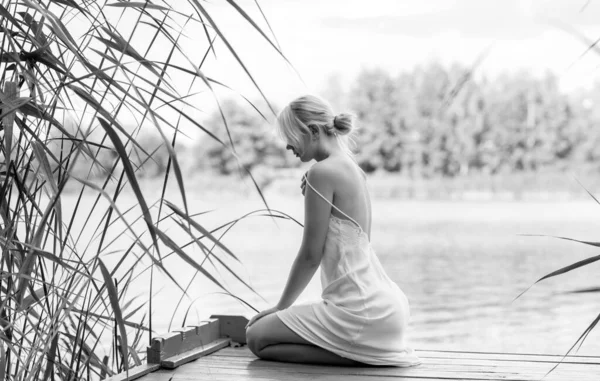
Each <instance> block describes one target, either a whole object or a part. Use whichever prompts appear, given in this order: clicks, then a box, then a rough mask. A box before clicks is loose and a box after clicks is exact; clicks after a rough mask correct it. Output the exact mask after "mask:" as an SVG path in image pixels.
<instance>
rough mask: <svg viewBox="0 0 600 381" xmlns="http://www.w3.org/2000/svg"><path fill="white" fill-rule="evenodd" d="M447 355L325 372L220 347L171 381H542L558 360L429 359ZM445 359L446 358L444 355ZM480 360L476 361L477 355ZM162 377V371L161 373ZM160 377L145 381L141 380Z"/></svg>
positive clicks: (578, 373) (557, 379) (599, 369)
mask: <svg viewBox="0 0 600 381" xmlns="http://www.w3.org/2000/svg"><path fill="white" fill-rule="evenodd" d="M443 353H446V352H435V351H426V352H420V353H419V355H421V357H422V358H423V360H424V363H423V364H421V365H419V366H416V367H411V368H396V367H370V366H366V367H328V366H318V365H304V364H290V363H277V362H270V361H263V360H259V359H257V358H256V357H255V356H254V355H253V354H252V353H251V352H250V351H249V350H248V348H247V347H242V348H231V347H229V348H224V349H222V350H220V351H217V352H215V353H213V354H212V355H209V356H205V357H202V358H200V359H198V360H197V361H194V362H193V363H189V364H186V365H184V366H181V367H179V368H178V369H176V370H175V371H174V372H173V373H170V375H171V376H174V378H173V380H186V379H189V380H191V379H196V380H214V379H227V378H229V379H236V380H265V379H274V380H308V379H315V378H318V379H319V380H322V379H330V380H334V379H342V378H343V379H348V380H364V379H377V380H379V381H384V380H386V379H390V380H391V379H398V380H401V381H406V380H417V379H419V380H426V379H445V380H480V381H482V380H486V381H493V380H505V381H518V380H527V381H529V380H531V381H534V380H540V379H542V377H543V376H544V375H546V373H547V372H548V371H549V370H550V369H551V368H552V367H553V366H554V364H555V363H556V361H548V362H541V361H525V360H522V359H519V358H518V355H517V354H512V355H509V356H507V357H511V356H512V357H513V358H512V359H509V360H507V361H496V360H495V359H494V357H498V356H501V355H498V354H478V353H470V354H469V355H470V357H479V358H469V357H461V356H460V355H461V354H463V353H461V352H456V355H457V356H456V358H455V359H453V358H451V357H432V358H428V357H427V356H429V355H432V356H435V355H438V356H439V355H440V354H443ZM446 354H449V353H446ZM477 355H479V356H477ZM531 357H542V358H550V359H554V358H557V357H558V358H560V356H531ZM161 372H162V371H161ZM598 375H600V359H598V358H596V362H591V363H563V364H561V365H559V367H558V368H557V369H555V370H554V371H553V372H552V373H550V375H548V376H547V377H546V378H545V379H544V381H578V380H580V381H592V380H593V381H598V379H599V377H598ZM155 379H160V378H151V379H146V378H145V379H144V380H143V381H149V380H155Z"/></svg>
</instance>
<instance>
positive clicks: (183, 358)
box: [160, 337, 231, 369]
mask: <svg viewBox="0 0 600 381" xmlns="http://www.w3.org/2000/svg"><path fill="white" fill-rule="evenodd" d="M230 342H231V339H230V338H228V337H225V338H221V339H217V340H215V341H213V342H212V343H210V344H207V345H203V346H200V347H198V348H193V349H190V350H189V351H186V352H183V353H180V354H178V355H176V356H172V357H169V358H166V359H164V360H162V361H161V362H160V366H161V367H163V368H167V369H173V368H177V367H178V366H180V365H183V364H185V363H187V362H190V361H193V360H196V359H198V358H200V357H202V356H206V355H208V354H211V353H213V352H215V351H218V350H219V349H221V348H223V347H226V346H228V345H229V343H230Z"/></svg>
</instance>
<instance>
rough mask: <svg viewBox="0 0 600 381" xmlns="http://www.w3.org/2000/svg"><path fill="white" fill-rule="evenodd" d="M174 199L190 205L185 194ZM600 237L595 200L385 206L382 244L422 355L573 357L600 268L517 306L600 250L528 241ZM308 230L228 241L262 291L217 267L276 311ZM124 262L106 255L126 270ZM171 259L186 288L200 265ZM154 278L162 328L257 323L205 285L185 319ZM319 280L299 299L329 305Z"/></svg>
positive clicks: (275, 201) (237, 204)
mask: <svg viewBox="0 0 600 381" xmlns="http://www.w3.org/2000/svg"><path fill="white" fill-rule="evenodd" d="M128 197H130V196H128ZM267 197H268V200H269V203H270V207H271V208H273V209H277V210H281V211H284V212H286V213H288V214H290V215H291V216H293V217H295V218H297V219H298V220H299V221H301V222H302V220H303V215H302V210H303V209H302V207H303V206H302V198H301V196H300V195H299V196H298V197H283V196H278V195H277V194H271V195H269V194H267ZM90 199H91V198H90ZM131 200H133V199H131ZM173 200H174V201H175V202H177V200H178V198H177V197H176V196H173ZM177 203H178V202H177ZM67 204H68V203H67ZM189 204H190V209H191V212H201V211H207V210H212V209H217V210H216V211H214V212H211V213H208V214H205V215H201V216H198V217H197V218H196V220H197V221H198V222H199V223H201V224H203V226H205V227H207V228H214V227H216V226H218V225H219V224H220V223H222V222H226V221H228V220H230V219H232V218H236V217H240V216H242V215H243V214H245V213H248V212H251V211H253V210H257V209H260V208H262V207H264V206H263V205H262V204H261V202H260V200H259V199H258V198H256V199H250V200H249V199H245V200H238V201H236V200H234V199H229V198H221V197H217V196H214V195H213V196H211V197H209V198H207V197H205V196H201V195H196V196H194V195H191V196H190V200H189ZM122 210H125V209H124V208H123V209H122ZM161 226H163V227H164V229H165V230H167V231H168V233H169V234H171V235H172V236H173V237H174V239H175V240H176V241H177V242H185V241H186V237H185V233H182V232H181V231H180V230H179V231H178V230H177V228H176V227H175V226H173V225H172V224H171V225H169V224H167V223H165V224H164V225H161ZM142 228H143V226H142ZM115 229H116V230H115V232H118V231H119V230H118V228H115ZM120 231H122V229H121V230H120ZM599 231H600V206H599V205H597V204H595V203H594V202H593V201H592V200H591V199H590V201H577V202H560V203H551V202H539V203H536V202H450V201H444V202H433V201H429V202H412V201H394V200H373V227H372V234H371V242H372V245H373V247H374V249H375V251H376V253H377V254H378V256H379V258H380V260H381V262H382V263H383V265H384V267H385V269H386V271H387V273H388V274H389V276H390V277H391V278H392V279H393V280H394V281H395V282H396V283H397V284H398V285H399V286H400V288H401V289H402V290H403V291H404V292H405V294H406V295H407V296H408V298H409V302H410V305H411V314H412V316H411V322H410V334H409V341H410V343H411V345H412V346H413V347H414V348H417V349H447V350H474V351H476V350H478V351H502V352H521V353H554V354H563V353H565V352H566V351H567V350H568V349H569V348H570V346H571V345H572V344H573V343H574V342H575V341H576V340H577V338H578V337H579V336H580V335H581V334H582V333H583V331H584V330H585V329H586V328H587V326H588V325H589V324H590V323H591V322H592V320H593V319H594V318H595V317H596V316H597V315H598V314H599V313H600V293H598V292H596V293H572V291H574V290H578V289H583V288H592V287H599V286H600V280H599V277H598V272H599V271H598V270H599V269H600V267H599V266H600V263H595V264H592V265H590V266H587V267H585V268H582V269H578V270H575V271H572V272H570V273H568V274H564V275H561V276H558V277H555V278H551V279H548V280H545V281H543V282H540V283H539V284H537V285H535V286H534V287H533V288H531V289H530V290H529V291H528V292H526V293H525V294H524V295H523V296H521V297H520V298H519V299H517V300H515V301H513V300H514V299H515V298H516V297H517V295H518V294H519V293H520V292H522V291H523V290H525V289H526V288H527V287H529V286H531V285H532V284H533V283H534V282H535V281H536V280H537V279H539V278H540V277H542V276H543V275H546V274H547V273H550V272H552V271H554V270H556V269H558V268H560V267H563V266H566V265H568V264H571V263H573V262H576V261H578V260H581V259H584V258H586V257H589V256H593V255H598V249H596V248H594V247H591V246H586V245H582V244H579V243H575V242H567V241H563V240H558V239H556V238H544V237H530V236H522V235H521V234H544V235H560V236H566V237H572V238H578V239H584V240H590V241H597V240H598V239H597V237H598V232H599ZM301 234H302V229H301V227H299V226H298V225H297V224H295V223H293V222H291V221H288V220H281V219H277V220H275V219H271V218H268V217H252V218H248V219H245V220H243V221H241V222H239V223H238V224H237V225H236V226H235V227H234V228H233V229H231V230H230V231H229V232H228V233H227V234H226V235H225V236H224V237H223V241H222V242H223V243H224V244H226V245H227V246H228V247H229V248H230V249H231V250H232V251H233V252H234V253H235V254H236V255H237V256H238V257H239V259H240V262H241V263H237V262H236V261H233V260H230V259H229V258H228V257H227V256H226V255H224V254H223V253H222V252H219V258H223V260H224V261H225V262H226V263H227V264H228V265H229V266H231V268H232V269H234V271H236V273H237V274H238V275H239V276H240V277H241V278H242V279H243V280H244V281H246V282H248V284H249V285H250V286H251V287H253V288H254V290H255V291H256V293H253V292H251V291H249V290H248V289H247V288H246V287H244V286H242V285H241V284H240V283H239V282H238V281H236V280H235V278H234V277H232V276H229V275H227V271H226V270H224V268H223V267H222V266H219V265H218V264H217V265H216V267H215V268H213V267H212V266H211V264H210V263H209V262H208V261H207V262H206V268H207V270H209V271H211V272H212V273H214V274H219V275H222V278H221V279H223V281H224V285H225V286H226V287H228V288H229V290H230V291H232V292H233V293H234V294H236V295H237V296H239V297H241V298H242V299H244V300H245V301H247V302H248V303H250V304H252V305H253V306H255V307H256V308H257V309H259V310H260V309H265V308H268V307H271V306H272V305H274V304H276V302H277V301H278V299H279V296H280V293H281V290H282V289H283V286H284V285H285V281H286V279H287V274H288V271H289V269H290V266H291V263H292V261H293V259H294V257H295V255H296V253H297V250H298V248H299V245H300V240H301ZM113 246H114V245H113ZM118 247H119V246H118V245H117V246H115V247H114V248H113V249H115V248H118ZM107 251H110V250H107ZM166 252H168V251H167V250H164V251H163V255H164V253H166ZM186 252H187V253H189V254H190V255H192V256H194V257H195V258H199V259H198V260H199V261H200V260H201V259H200V258H201V257H202V253H201V251H200V250H198V249H197V248H196V249H192V248H191V246H190V247H188V248H186ZM119 255H120V254H119V253H115V254H110V255H107V256H106V257H105V258H106V260H107V262H109V263H113V264H114V263H116V261H117V260H118V258H119ZM213 262H214V260H213ZM144 263H147V264H148V263H149V261H147V260H146V261H145V262H144ZM164 263H165V267H166V268H167V270H168V271H170V272H171V273H172V274H173V275H174V276H175V277H176V279H177V280H178V282H179V283H180V284H181V285H182V286H183V287H185V286H186V285H187V284H188V282H189V280H190V279H191V278H192V276H193V274H194V271H193V269H192V268H191V266H189V265H188V264H186V263H185V262H184V261H182V260H180V259H179V258H176V257H175V256H170V257H168V258H167V259H165V262H164ZM148 274H149V272H147V271H146V272H144V273H143V274H142V275H141V276H140V277H139V278H137V279H136V280H135V281H134V282H133V283H132V285H131V287H130V289H129V291H128V293H127V295H128V296H127V297H126V299H127V298H132V297H133V296H135V295H138V294H139V295H141V299H144V298H147V293H148V290H149V287H148V277H147V276H148ZM154 275H155V277H156V278H155V286H154V292H155V296H154V308H153V314H152V315H153V327H154V329H155V330H156V331H160V332H162V331H165V330H167V329H168V327H169V324H170V323H171V318H173V321H172V327H171V328H176V327H177V326H180V325H181V324H182V321H183V317H184V315H185V314H186V310H187V309H188V306H190V304H191V305H192V307H191V308H190V313H189V315H188V317H187V323H193V322H195V321H198V320H200V319H203V318H206V317H208V316H209V315H210V314H213V313H231V314H244V315H246V316H247V317H251V316H252V315H253V313H254V312H253V311H252V310H251V309H250V308H248V307H247V306H245V305H244V304H243V303H240V302H239V301H237V300H236V299H235V298H232V297H230V296H227V295H223V294H220V293H216V292H217V291H218V289H217V288H216V287H214V286H212V285H211V284H210V283H209V282H207V281H206V280H204V279H198V277H197V278H196V280H194V281H193V282H192V284H191V286H190V288H189V291H188V293H189V298H184V299H183V302H182V304H181V306H180V307H179V309H178V310H177V311H175V307H176V305H177V302H178V300H179V297H180V295H181V291H180V290H179V289H178V288H177V287H176V286H174V285H173V283H172V282H170V281H168V280H167V279H166V277H164V276H160V274H158V275H157V273H155V274H154ZM318 279H319V278H318V276H315V277H314V279H313V281H312V282H311V283H310V285H309V286H308V287H307V289H306V290H305V292H304V294H303V295H302V296H301V297H300V299H299V301H309V300H316V299H318V298H319V295H320V284H319V280H318ZM257 294H258V295H260V296H258V295H257ZM192 302H193V303H192ZM132 308H133V306H132ZM134 316H141V315H140V314H139V313H138V314H137V315H134ZM132 320H135V319H134V318H132ZM599 339H600V329H597V330H596V331H595V332H592V333H591V334H590V335H589V336H588V338H587V341H586V343H585V344H584V345H583V346H582V347H581V349H580V350H579V352H578V353H579V354H587V355H599V354H600V340H599Z"/></svg>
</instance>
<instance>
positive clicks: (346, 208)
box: [315, 155, 372, 239]
mask: <svg viewBox="0 0 600 381" xmlns="http://www.w3.org/2000/svg"><path fill="white" fill-rule="evenodd" d="M316 165H319V166H327V167H329V168H331V171H329V172H330V173H332V174H333V176H332V178H331V181H332V183H333V189H334V192H333V202H332V203H333V206H334V207H333V208H332V210H331V214H332V216H334V217H337V218H340V219H343V220H349V218H350V219H351V220H354V221H355V222H356V223H357V224H358V225H359V226H360V228H362V230H363V231H364V232H365V233H366V234H367V236H368V237H369V239H370V237H371V221H372V211H371V198H370V196H369V191H368V189H367V184H366V176H365V174H364V172H363V171H362V170H361V169H360V167H359V166H358V165H357V164H356V163H355V162H354V161H353V160H352V159H351V158H350V157H347V156H346V157H343V156H333V155H332V156H330V157H329V158H327V159H325V160H323V161H321V162H319V163H317V164H315V166H316ZM336 208H337V209H336ZM338 209H339V210H338ZM340 210H341V212H340ZM344 214H345V215H344ZM351 220H350V221H351ZM350 221H349V222H350Z"/></svg>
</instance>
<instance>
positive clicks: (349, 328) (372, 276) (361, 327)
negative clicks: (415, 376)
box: [277, 181, 421, 367]
mask: <svg viewBox="0 0 600 381" xmlns="http://www.w3.org/2000/svg"><path fill="white" fill-rule="evenodd" d="M306 183H307V184H308V185H309V186H310V187H311V188H312V190H314V191H315V192H316V193H317V194H318V195H319V196H321V197H322V198H323V199H324V200H325V201H327V202H328V203H329V204H331V206H333V207H334V208H336V209H337V210H338V211H339V212H340V213H342V214H343V215H344V216H346V217H347V218H348V220H343V219H340V218H338V217H335V216H333V215H331V217H330V219H329V231H328V233H327V237H326V239H325V246H324V249H323V250H324V252H323V257H322V259H321V287H322V289H323V291H322V294H321V298H322V300H321V301H319V302H314V303H305V304H297V305H293V306H291V307H289V308H287V309H285V310H281V311H278V312H277V316H278V317H279V319H281V321H282V322H283V323H284V324H285V325H286V326H287V327H288V328H290V329H291V330H292V331H294V332H295V333H296V334H297V335H299V336H300V337H302V338H303V339H305V340H306V341H308V342H310V343H312V344H314V345H316V346H319V347H321V348H324V349H326V350H328V351H330V352H333V353H336V354H338V355H339V356H342V357H345V358H349V359H352V360H355V361H359V362H362V363H366V364H372V365H393V366H400V367H408V366H413V365H418V364H420V363H421V359H420V358H419V357H418V356H417V355H416V353H415V351H414V350H413V349H411V348H409V347H408V346H407V344H406V340H405V337H406V331H407V326H408V321H409V318H410V309H409V305H408V299H407V298H406V295H404V293H403V292H402V290H401V289H400V288H399V287H398V285H397V284H396V283H394V282H393V281H392V280H391V279H390V278H389V277H388V276H387V274H386V273H385V271H384V269H383V267H382V266H381V263H380V262H379V259H378V258H377V255H376V254H375V251H374V250H373V248H372V247H371V243H370V242H369V238H368V236H367V234H366V233H365V232H364V231H363V230H362V228H361V226H360V225H359V224H358V223H357V222H356V221H355V220H354V219H352V218H351V217H350V216H348V215H347V214H345V213H344V212H342V211H341V210H340V209H338V208H337V207H336V206H335V205H333V204H332V203H331V202H329V200H327V199H326V198H325V197H323V195H321V194H320V193H319V192H318V191H317V190H316V189H315V188H313V187H312V185H310V184H309V183H308V181H307V182H306Z"/></svg>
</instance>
